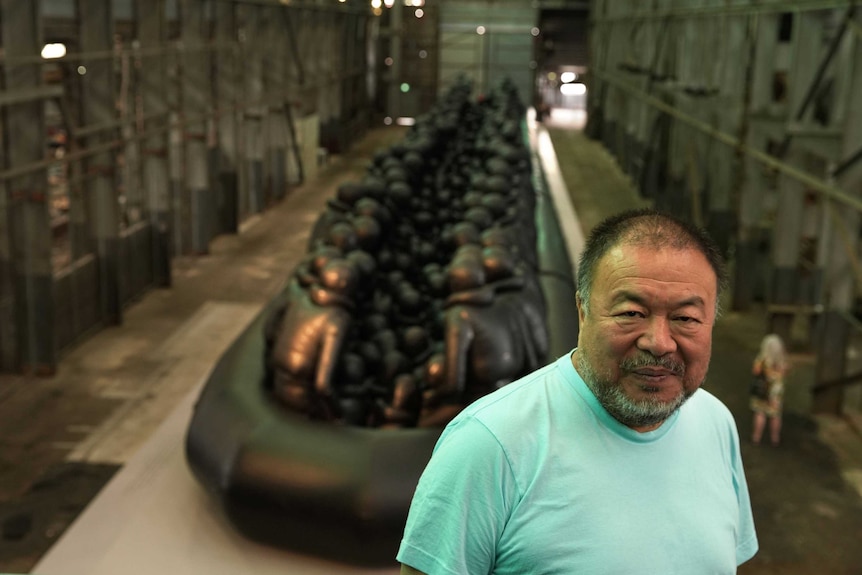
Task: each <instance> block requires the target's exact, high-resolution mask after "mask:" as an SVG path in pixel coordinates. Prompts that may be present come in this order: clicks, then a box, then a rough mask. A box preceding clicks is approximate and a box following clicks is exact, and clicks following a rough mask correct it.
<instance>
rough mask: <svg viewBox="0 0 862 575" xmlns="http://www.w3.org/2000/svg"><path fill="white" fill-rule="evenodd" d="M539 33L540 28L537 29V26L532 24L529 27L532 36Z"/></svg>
mask: <svg viewBox="0 0 862 575" xmlns="http://www.w3.org/2000/svg"><path fill="white" fill-rule="evenodd" d="M540 33H541V30H539V29H538V28H536V27H535V26H533V27H532V28H531V29H530V34H532V35H533V36H538V35H539V34H540Z"/></svg>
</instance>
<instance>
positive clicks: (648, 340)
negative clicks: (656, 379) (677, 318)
mask: <svg viewBox="0 0 862 575" xmlns="http://www.w3.org/2000/svg"><path fill="white" fill-rule="evenodd" d="M637 345H638V348H639V349H642V350H644V351H648V352H650V353H651V354H652V355H653V356H655V357H661V356H663V355H665V354H668V353H671V352H674V351H676V340H674V339H673V334H672V333H671V325H670V321H669V320H668V319H667V318H665V317H658V316H653V317H650V318H649V320H648V322H647V326H646V329H645V330H644V332H643V333H642V334H641V336H640V337H639V338H638V341H637Z"/></svg>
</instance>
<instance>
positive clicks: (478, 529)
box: [397, 416, 518, 575]
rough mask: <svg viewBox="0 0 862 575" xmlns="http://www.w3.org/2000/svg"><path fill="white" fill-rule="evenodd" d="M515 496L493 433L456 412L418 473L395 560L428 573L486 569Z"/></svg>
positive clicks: (491, 563) (442, 574)
mask: <svg viewBox="0 0 862 575" xmlns="http://www.w3.org/2000/svg"><path fill="white" fill-rule="evenodd" d="M517 497H518V489H517V485H516V482H515V479H514V476H513V473H512V469H511V466H510V464H509V460H508V457H507V456H506V452H505V450H504V449H503V447H502V446H501V445H500V443H499V442H498V440H497V438H496V437H495V436H494V435H493V434H492V433H491V432H490V431H489V430H488V429H487V428H486V427H485V426H484V425H483V424H482V423H481V422H479V421H477V420H476V419H475V418H473V417H471V416H462V418H459V419H457V420H456V421H454V422H453V423H452V424H450V426H449V427H448V428H447V429H446V431H444V433H443V435H442V436H441V438H440V440H439V441H438V443H437V446H436V447H435V448H434V453H433V455H432V456H431V459H430V461H429V462H428V465H427V466H426V468H425V471H424V472H423V474H422V477H421V478H420V479H419V483H418V485H417V487H416V492H415V494H414V496H413V501H412V502H411V504H410V512H409V515H408V518H407V524H406V527H405V530H404V537H403V539H402V540H401V547H400V548H399V550H398V555H397V559H398V561H400V562H401V563H404V564H406V565H409V566H410V567H413V568H414V569H418V570H419V571H422V572H423V573H427V574H428V575H449V574H453V575H458V574H462V573H471V574H474V573H490V572H491V570H492V569H493V567H494V561H495V556H496V549H497V542H498V541H499V539H500V536H501V534H502V531H503V528H504V527H505V525H506V520H507V517H508V516H509V512H510V510H511V509H512V507H513V505H514V504H515V502H516V500H517Z"/></svg>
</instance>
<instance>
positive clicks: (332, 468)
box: [186, 119, 578, 566]
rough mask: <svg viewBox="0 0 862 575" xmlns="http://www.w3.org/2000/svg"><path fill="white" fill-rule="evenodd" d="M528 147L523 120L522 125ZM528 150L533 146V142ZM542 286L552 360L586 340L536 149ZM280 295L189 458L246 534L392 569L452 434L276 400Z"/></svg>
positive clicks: (214, 376) (227, 365)
mask: <svg viewBox="0 0 862 575" xmlns="http://www.w3.org/2000/svg"><path fill="white" fill-rule="evenodd" d="M518 125H519V130H520V131H521V134H522V136H521V137H523V138H524V139H525V141H526V137H525V135H524V134H525V124H524V120H523V119H520V120H518ZM527 146H528V144H527ZM531 155H532V157H531V160H530V161H531V164H532V175H531V178H532V188H533V191H534V193H535V224H536V230H537V233H536V255H537V260H536V277H537V279H538V284H539V285H540V286H541V291H542V295H543V297H544V301H545V308H546V316H547V318H546V319H547V324H546V325H547V333H548V344H549V345H548V346H547V353H546V354H545V355H546V357H544V358H542V362H543V363H545V362H549V361H551V360H553V359H555V358H556V357H559V356H560V355H562V354H564V353H566V352H568V351H569V350H571V349H572V348H573V347H574V346H575V345H576V341H577V333H578V325H577V322H578V316H577V310H576V307H575V297H574V293H575V278H574V272H573V265H572V262H571V261H570V257H569V254H568V253H567V250H566V247H565V245H566V244H565V241H564V238H563V237H562V234H561V229H560V226H559V224H558V220H557V215H556V213H555V210H554V206H553V203H552V201H551V199H550V197H549V195H548V192H547V189H546V183H545V179H544V177H543V174H542V172H541V169H540V167H539V162H538V161H537V157H536V153H535V151H532V150H531ZM288 297H289V292H288V291H287V290H285V291H284V292H283V293H281V294H279V296H277V297H276V298H274V299H273V300H272V301H271V302H270V303H269V304H268V305H267V306H265V308H264V309H263V310H262V311H261V313H260V314H259V315H258V316H257V318H256V319H255V320H254V321H253V322H252V323H251V325H250V326H249V327H248V328H247V329H246V330H245V331H244V332H243V334H242V335H241V336H240V337H239V338H238V339H237V340H236V341H235V342H234V343H233V344H232V345H231V347H230V348H229V349H228V351H227V352H226V353H225V354H224V356H223V357H222V358H221V359H220V361H219V362H218V364H217V366H216V367H215V369H214V370H213V372H212V373H211V375H210V376H209V378H208V380H207V382H206V383H205V386H204V389H203V391H202V393H201V395H200V398H199V399H198V401H197V404H196V406H195V410H194V414H193V418H192V421H191V424H190V426H189V429H188V434H187V438H186V455H187V460H188V464H189V466H190V468H191V469H192V471H193V473H194V475H195V477H196V478H197V480H198V481H199V482H200V483H201V484H202V485H203V486H204V487H205V488H206V490H207V491H208V492H209V493H210V494H211V495H212V497H213V498H214V499H215V501H217V502H218V504H219V506H220V507H221V508H222V509H223V511H224V513H225V515H226V516H227V518H228V519H229V521H230V522H231V523H232V524H233V525H235V526H236V528H237V529H238V530H239V531H240V532H241V533H243V534H244V535H246V536H247V537H249V538H251V539H253V540H255V541H259V542H262V543H265V544H270V545H274V546H278V547H282V548H288V549H291V550H294V551H297V552H301V553H308V554H312V555H317V556H321V557H325V558H328V559H331V560H334V561H338V562H344V563H349V564H356V565H368V566H377V565H380V566H382V565H391V564H392V563H393V562H394V557H395V553H396V551H397V548H398V544H399V541H400V538H401V535H402V531H403V528H404V523H405V520H406V517H407V511H408V508H409V504H410V499H411V497H412V495H413V491H414V488H415V486H416V484H417V481H418V479H419V476H420V474H421V473H422V470H423V469H424V467H425V464H426V463H427V461H428V459H429V457H430V455H431V451H432V449H433V447H434V444H435V442H436V441H437V438H438V437H439V435H440V433H441V431H442V429H441V428H440V427H439V426H436V427H405V428H397V429H388V428H368V427H361V426H355V425H345V424H340V423H332V422H329V421H321V420H315V419H313V418H309V417H306V416H305V415H304V414H302V413H294V412H292V411H291V410H288V409H285V408H284V406H282V405H280V404H279V403H278V402H276V401H274V400H273V396H272V394H271V393H270V391H269V389H268V387H267V385H265V384H264V382H265V380H266V378H267V377H268V373H267V367H266V365H265V362H264V361H263V358H264V355H265V349H266V346H267V345H268V343H267V341H266V338H265V334H266V331H267V330H266V326H267V322H268V321H269V320H270V318H271V317H273V314H275V313H276V312H277V311H278V310H279V309H281V308H283V307H284V306H285V304H286V303H287V302H286V299H287V298H288Z"/></svg>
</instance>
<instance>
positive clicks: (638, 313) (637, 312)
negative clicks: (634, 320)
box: [619, 311, 641, 317]
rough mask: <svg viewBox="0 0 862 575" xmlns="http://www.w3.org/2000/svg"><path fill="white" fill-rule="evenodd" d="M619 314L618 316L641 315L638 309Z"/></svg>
mask: <svg viewBox="0 0 862 575" xmlns="http://www.w3.org/2000/svg"><path fill="white" fill-rule="evenodd" d="M619 315H620V317H641V312H639V311H624V312H622V313H621V314H619Z"/></svg>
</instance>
